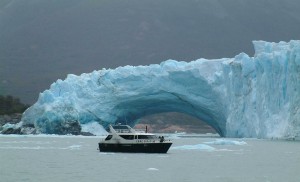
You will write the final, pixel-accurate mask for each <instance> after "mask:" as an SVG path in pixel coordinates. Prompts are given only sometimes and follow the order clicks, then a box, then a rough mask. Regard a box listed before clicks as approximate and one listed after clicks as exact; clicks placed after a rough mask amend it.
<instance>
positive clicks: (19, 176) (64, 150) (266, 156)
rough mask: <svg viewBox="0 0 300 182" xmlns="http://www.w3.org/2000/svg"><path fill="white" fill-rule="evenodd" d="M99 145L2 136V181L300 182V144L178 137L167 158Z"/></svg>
mask: <svg viewBox="0 0 300 182" xmlns="http://www.w3.org/2000/svg"><path fill="white" fill-rule="evenodd" d="M98 141H99V137H78V136H64V137H59V136H3V135H1V136H0V181H1V182H2V181H3V182H12V181H13V182H16V181H18V182H21V181H30V182H35V181H43V182H44V181H51V182H53V181H55V182H58V181H64V182H68V181H70V182H74V181H85V182H93V181H97V182H100V181H101V182H110V181H111V182H132V181H133V182H135V181H136V182H137V181H138V182H141V181H143V182H148V181H149V182H158V181H163V182H166V181H176V182H177V181H178V182H194V181H197V182H199V181H205V182H210V181H212V182H214V181H222V182H224V181H225V182H226V181H228V182H235V181H237V182H241V181H243V182H247V181H256V182H257V181H258V182H261V181H262V182H276V181H278V182H283V181H288V182H299V181H300V142H299V141H285V140H258V139H220V138H203V137H188V138H178V137H176V138H173V145H172V148H171V149H170V150H169V152H168V153H167V154H127V153H100V152H99V151H98V150H97V143H98Z"/></svg>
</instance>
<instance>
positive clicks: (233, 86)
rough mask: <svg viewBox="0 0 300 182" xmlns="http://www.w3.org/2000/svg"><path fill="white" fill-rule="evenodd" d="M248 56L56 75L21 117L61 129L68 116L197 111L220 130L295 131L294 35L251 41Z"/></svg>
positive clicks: (298, 73) (299, 85) (45, 128)
mask: <svg viewBox="0 0 300 182" xmlns="http://www.w3.org/2000/svg"><path fill="white" fill-rule="evenodd" d="M253 44H254V48H255V55H254V57H249V56H248V55H247V54H245V53H241V54H239V55H237V56H236V57H234V58H223V59H214V60H207V59H198V60H195V61H191V62H182V61H175V60H168V61H165V62H162V63H161V64H153V65H149V66H125V67H119V68H116V69H102V70H99V71H93V72H91V73H84V74H81V75H80V76H76V75H72V74H70V75H68V76H67V78H66V79H65V80H57V81H56V82H55V83H53V84H52V85H51V87H50V89H49V90H45V91H44V92H43V93H41V94H40V96H39V99H38V101H37V102H36V103H35V104H34V105H33V106H32V107H30V108H29V109H28V110H26V112H25V113H24V114H23V117H22V122H23V124H34V125H35V127H36V128H37V130H38V131H40V132H42V133H57V134H60V133H61V131H63V130H64V128H67V127H66V126H69V125H72V124H74V123H79V124H80V125H82V126H83V125H86V124H89V123H96V124H97V123H99V124H100V125H102V126H104V127H106V126H107V125H108V124H110V123H115V122H122V123H125V122H126V123H127V124H130V125H135V124H136V123H138V122H139V118H141V117H143V116H146V115H149V114H154V113H161V112H170V111H175V112H181V113H186V114H189V115H192V116H194V117H197V118H199V119H201V120H203V121H205V122H206V123H207V124H209V125H210V126H212V127H213V128H215V129H216V131H217V132H218V133H219V134H220V135H221V136H225V137H258V138H270V137H294V136H299V135H300V41H294V40H293V41H290V42H288V43H287V42H279V43H270V42H264V41H254V42H253Z"/></svg>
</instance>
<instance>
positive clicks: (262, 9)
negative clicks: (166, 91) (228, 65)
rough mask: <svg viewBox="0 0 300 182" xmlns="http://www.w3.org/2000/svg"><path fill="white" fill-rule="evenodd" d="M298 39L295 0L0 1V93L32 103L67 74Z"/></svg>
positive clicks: (230, 53)
mask: <svg viewBox="0 0 300 182" xmlns="http://www.w3.org/2000/svg"><path fill="white" fill-rule="evenodd" d="M291 39H300V1H298V0H286V1H282V0H240V1H236V0H185V1H182V0H156V1H148V0H98V1H95V0H84V1H83V0H26V1H25V0H2V1H1V2H0V95H6V94H10V95H14V96H18V97H20V98H21V100H22V101H23V102H26V103H34V102H35V101H36V100H37V97H38V93H39V92H42V91H43V90H45V89H48V88H49V86H50V84H51V83H52V82H54V81H56V80H57V79H59V78H61V79H64V78H65V77H66V75H67V74H69V73H73V74H81V73H84V72H91V71H93V70H99V69H102V68H104V67H105V68H116V67H118V66H124V65H148V64H152V63H160V62H162V61H164V60H167V59H175V60H183V61H192V60H195V59H198V58H202V57H203V58H209V59H211V58H221V57H234V56H235V55H237V54H238V53H240V52H245V53H247V54H249V55H251V56H252V55H253V53H254V50H253V45H252V40H265V41H274V42H278V41H289V40H291Z"/></svg>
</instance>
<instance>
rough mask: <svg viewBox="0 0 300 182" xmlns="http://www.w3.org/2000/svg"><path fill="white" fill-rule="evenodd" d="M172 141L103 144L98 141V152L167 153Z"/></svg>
mask: <svg viewBox="0 0 300 182" xmlns="http://www.w3.org/2000/svg"><path fill="white" fill-rule="evenodd" d="M171 145H172V143H138V144H105V143H99V150H100V152H126V153H167V152H168V150H169V148H170V147H171Z"/></svg>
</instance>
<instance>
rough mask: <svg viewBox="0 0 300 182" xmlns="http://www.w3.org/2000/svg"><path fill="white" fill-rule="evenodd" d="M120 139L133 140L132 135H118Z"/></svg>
mask: <svg viewBox="0 0 300 182" xmlns="http://www.w3.org/2000/svg"><path fill="white" fill-rule="evenodd" d="M120 137H122V138H124V139H126V140H133V138H134V135H120Z"/></svg>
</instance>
